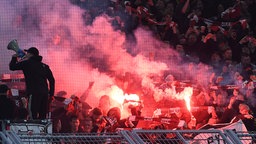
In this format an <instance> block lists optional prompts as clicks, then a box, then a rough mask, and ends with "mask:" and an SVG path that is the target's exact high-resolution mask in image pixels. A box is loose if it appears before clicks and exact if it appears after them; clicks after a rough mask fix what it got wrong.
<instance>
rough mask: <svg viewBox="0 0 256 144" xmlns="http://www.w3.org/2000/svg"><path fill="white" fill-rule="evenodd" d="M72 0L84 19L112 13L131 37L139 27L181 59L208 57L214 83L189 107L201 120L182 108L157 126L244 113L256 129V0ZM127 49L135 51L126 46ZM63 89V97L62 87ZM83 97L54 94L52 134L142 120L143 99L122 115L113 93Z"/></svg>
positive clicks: (195, 125) (168, 83)
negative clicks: (91, 100) (95, 99)
mask: <svg viewBox="0 0 256 144" xmlns="http://www.w3.org/2000/svg"><path fill="white" fill-rule="evenodd" d="M71 2H72V3H73V4H76V5H78V6H80V7H81V8H83V9H85V12H84V15H83V16H84V20H85V24H86V25H90V24H91V23H92V21H93V19H94V18H95V17H96V16H99V15H101V14H107V15H109V16H110V17H113V21H112V25H113V26H114V27H115V28H116V29H117V30H121V31H123V32H124V33H125V34H126V38H127V41H129V40H133V41H134V40H136V39H135V37H134V35H133V31H134V30H135V29H136V28H138V27H140V26H143V27H147V28H148V29H149V30H151V31H152V32H153V33H154V34H155V37H156V38H158V39H159V40H162V41H164V42H166V43H168V44H170V48H172V49H175V50H176V51H177V52H178V53H179V54H180V56H181V57H182V58H183V61H184V63H185V62H186V63H193V64H194V65H197V64H200V63H204V64H207V65H208V66H209V67H211V69H212V75H211V76H210V78H209V79H210V85H209V87H210V86H212V87H211V88H209V89H199V90H198V91H197V92H195V93H194V94H193V96H192V99H191V105H192V106H194V107H196V106H199V107H201V108H200V109H199V110H197V111H195V112H192V115H193V116H194V117H195V118H196V122H194V121H192V119H191V118H192V117H191V113H190V112H189V111H188V110H187V109H180V110H179V111H175V112H173V113H168V115H164V116H163V115H157V116H156V117H155V118H156V120H158V121H160V122H161V118H162V117H165V118H169V119H170V120H171V123H168V122H167V123H161V124H159V125H157V126H155V127H152V128H153V129H177V128H178V125H179V121H180V120H183V121H184V122H185V124H184V125H182V128H185V129H200V128H201V127H202V126H203V125H205V124H217V123H230V122H234V121H237V120H238V119H242V120H243V122H244V124H245V125H246V127H247V129H248V130H250V131H254V130H255V128H256V127H255V125H256V122H255V120H254V119H255V116H256V115H255V112H256V111H255V110H256V97H255V82H256V77H255V75H256V66H255V65H256V39H255V35H256V19H255V17H256V9H255V7H256V1H255V0H129V1H128V0H126V1H122V0H71ZM127 52H129V53H131V54H132V55H133V54H136V53H135V52H134V51H132V49H129V48H128V49H127ZM168 78H170V77H168ZM183 84H184V83H183ZM163 85H164V86H163ZM178 85H179V86H180V85H182V83H179V82H178V80H175V78H172V79H171V80H170V79H164V81H162V82H161V84H159V85H156V87H158V88H159V89H166V88H172V87H173V86H178ZM185 85H186V84H185ZM140 87H141V86H140ZM1 92H2V91H1ZM144 93H145V92H144ZM59 95H65V92H63V93H62V94H61V93H59ZM82 99H83V97H77V96H71V97H70V98H61V97H59V96H57V97H55V99H54V100H53V105H55V106H56V107H55V108H54V109H53V110H52V114H51V115H52V119H53V125H54V129H53V130H54V132H56V133H62V132H88V133H89V132H93V133H102V132H114V131H116V130H118V128H136V127H137V124H138V122H139V119H143V117H142V114H141V112H142V109H143V104H141V103H140V104H139V105H137V106H130V114H131V116H129V117H128V118H122V119H121V110H120V108H119V107H111V106H110V98H109V96H102V97H101V100H100V101H99V105H98V107H95V108H92V107H90V106H89V105H88V104H87V103H86V102H85V101H84V100H82ZM25 108H26V102H24V109H21V110H20V116H19V118H22V119H23V118H26V116H27V115H26V114H27V113H26V111H25ZM1 109H2V108H1ZM21 114H23V115H21ZM16 117H17V116H16ZM159 119H160V120H159ZM179 128H180V127H179Z"/></svg>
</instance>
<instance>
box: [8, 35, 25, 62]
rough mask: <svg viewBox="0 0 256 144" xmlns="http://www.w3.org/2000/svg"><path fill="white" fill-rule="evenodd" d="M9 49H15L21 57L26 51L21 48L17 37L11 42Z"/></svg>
mask: <svg viewBox="0 0 256 144" xmlns="http://www.w3.org/2000/svg"><path fill="white" fill-rule="evenodd" d="M7 49H8V50H13V51H15V52H16V53H17V54H18V57H20V58H23V57H24V56H25V53H24V51H23V50H21V49H20V47H19V45H18V41H17V40H16V39H14V40H12V41H10V42H9V44H8V46H7Z"/></svg>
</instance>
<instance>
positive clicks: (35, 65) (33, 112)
mask: <svg viewBox="0 0 256 144" xmlns="http://www.w3.org/2000/svg"><path fill="white" fill-rule="evenodd" d="M24 51H25V52H26V55H25V56H24V58H23V59H22V60H20V61H18V55H17V54H14V55H13V56H12V59H11V61H10V63H9V69H10V70H12V71H16V70H22V72H23V74H24V77H25V85H26V95H27V96H28V100H29V103H28V110H29V116H30V119H46V118H47V113H48V110H49V109H48V108H49V101H50V100H51V99H52V97H53V95H54V89H55V79H54V76H53V73H52V71H51V69H50V68H49V66H48V65H47V64H45V63H43V62H42V59H43V57H42V56H40V55H39V51H38V49H37V48H35V47H31V48H29V49H27V50H24Z"/></svg>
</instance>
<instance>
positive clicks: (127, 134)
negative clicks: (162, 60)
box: [0, 123, 256, 144]
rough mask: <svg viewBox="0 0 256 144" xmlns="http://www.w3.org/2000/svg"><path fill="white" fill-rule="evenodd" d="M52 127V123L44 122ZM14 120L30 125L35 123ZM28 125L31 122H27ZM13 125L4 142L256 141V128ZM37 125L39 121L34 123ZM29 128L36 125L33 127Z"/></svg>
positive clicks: (134, 143)
mask: <svg viewBox="0 0 256 144" xmlns="http://www.w3.org/2000/svg"><path fill="white" fill-rule="evenodd" d="M44 124H45V125H46V126H47V127H45V128H49V123H44ZM21 125H22V124H16V123H15V124H14V125H13V126H15V127H23V128H24V127H27V126H32V125H31V124H25V123H23V126H21ZM24 125H27V126H24ZM37 125H38V126H39V127H41V128H39V129H40V130H41V131H32V132H31V131H27V132H25V131H24V130H22V131H19V129H18V130H17V128H16V129H13V128H9V129H7V130H3V129H2V130H3V131H1V132H0V143H1V144H254V143H256V132H247V131H236V130H235V129H223V130H219V129H208V130H160V129H159V130H145V129H133V130H119V131H117V132H115V133H102V134H96V133H48V132H47V131H45V129H44V128H42V124H38V123H37ZM33 126H35V124H33ZM29 129H32V128H31V127H30V128H29Z"/></svg>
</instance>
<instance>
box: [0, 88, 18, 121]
mask: <svg viewBox="0 0 256 144" xmlns="http://www.w3.org/2000/svg"><path fill="white" fill-rule="evenodd" d="M8 91H9V88H8V86H7V85H5V84H1V85H0V120H13V119H14V118H15V111H16V105H15V102H14V101H13V100H12V99H10V98H9V97H8Z"/></svg>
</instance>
